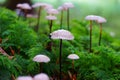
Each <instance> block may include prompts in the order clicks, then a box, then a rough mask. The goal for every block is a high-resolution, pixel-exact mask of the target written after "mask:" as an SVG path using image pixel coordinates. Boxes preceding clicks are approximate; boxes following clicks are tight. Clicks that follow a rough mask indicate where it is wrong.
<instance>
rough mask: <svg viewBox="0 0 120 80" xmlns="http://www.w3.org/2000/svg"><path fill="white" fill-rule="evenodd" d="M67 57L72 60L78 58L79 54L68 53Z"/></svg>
mask: <svg viewBox="0 0 120 80" xmlns="http://www.w3.org/2000/svg"><path fill="white" fill-rule="evenodd" d="M68 58H69V59H73V60H74V59H79V56H78V55H77V54H70V55H68Z"/></svg>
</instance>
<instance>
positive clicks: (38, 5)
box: [32, 2, 47, 32]
mask: <svg viewBox="0 0 120 80" xmlns="http://www.w3.org/2000/svg"><path fill="white" fill-rule="evenodd" d="M46 5H47V4H46V3H40V2H38V3H35V4H33V5H32V7H33V8H39V10H38V17H37V24H36V27H35V31H36V32H38V30H39V24H40V18H41V11H42V8H44V7H45V6H46Z"/></svg>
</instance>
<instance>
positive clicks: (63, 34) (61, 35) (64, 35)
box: [50, 29, 74, 80]
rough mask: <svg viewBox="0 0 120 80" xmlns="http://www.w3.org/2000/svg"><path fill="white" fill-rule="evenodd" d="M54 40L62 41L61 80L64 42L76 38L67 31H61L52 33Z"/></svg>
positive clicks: (60, 57)
mask: <svg viewBox="0 0 120 80" xmlns="http://www.w3.org/2000/svg"><path fill="white" fill-rule="evenodd" d="M50 35H51V38H52V39H60V52H59V53H60V56H59V61H60V76H59V77H60V80H61V78H62V76H61V72H62V71H61V69H62V60H61V59H62V40H73V39H74V36H73V35H72V34H71V33H70V32H69V31H67V30H64V29H60V30H56V31H54V32H52V33H51V34H50Z"/></svg>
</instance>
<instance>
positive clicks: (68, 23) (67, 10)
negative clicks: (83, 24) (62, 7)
mask: <svg viewBox="0 0 120 80" xmlns="http://www.w3.org/2000/svg"><path fill="white" fill-rule="evenodd" d="M69 12H70V11H69V9H68V10H67V27H68V30H70V26H69V24H70V23H69V22H70V21H69V20H70V19H69V18H70V16H69V15H70V14H69Z"/></svg>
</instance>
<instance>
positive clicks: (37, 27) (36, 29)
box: [35, 7, 42, 32]
mask: <svg viewBox="0 0 120 80" xmlns="http://www.w3.org/2000/svg"><path fill="white" fill-rule="evenodd" d="M41 10H42V7H39V10H38V17H37V24H36V27H35V31H36V32H38V30H39V24H40V17H41Z"/></svg>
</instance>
